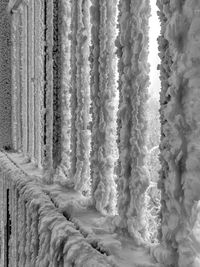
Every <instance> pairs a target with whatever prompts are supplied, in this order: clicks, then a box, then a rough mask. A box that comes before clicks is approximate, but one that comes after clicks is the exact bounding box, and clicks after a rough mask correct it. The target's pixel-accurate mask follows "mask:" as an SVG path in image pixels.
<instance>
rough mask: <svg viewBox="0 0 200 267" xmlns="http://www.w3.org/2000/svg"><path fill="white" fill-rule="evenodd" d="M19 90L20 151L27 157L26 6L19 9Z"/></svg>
mask: <svg viewBox="0 0 200 267" xmlns="http://www.w3.org/2000/svg"><path fill="white" fill-rule="evenodd" d="M19 12H20V55H19V57H20V88H21V120H22V151H23V154H24V156H27V151H28V125H27V119H28V118H27V113H28V112H27V111H28V108H27V6H21V7H20V10H19Z"/></svg>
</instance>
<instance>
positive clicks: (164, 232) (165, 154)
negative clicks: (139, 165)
mask: <svg viewBox="0 0 200 267" xmlns="http://www.w3.org/2000/svg"><path fill="white" fill-rule="evenodd" d="M177 3H178V2H177ZM157 5H158V7H159V19H160V23H161V34H160V36H159V38H158V45H159V46H158V48H159V56H160V59H161V64H160V65H159V70H160V80H161V92H160V121H161V143H160V163H161V166H162V168H161V171H160V180H159V182H158V187H159V188H160V189H161V192H162V194H161V197H162V199H161V205H162V206H161V219H162V229H161V237H160V239H161V240H162V241H161V242H162V244H163V245H164V246H165V248H166V250H165V252H167V253H165V252H164V251H163V249H160V250H157V251H156V258H157V260H158V261H162V262H163V263H164V264H166V265H170V264H171V263H173V264H175V263H174V262H175V258H174V257H173V254H174V252H175V250H174V249H173V247H176V246H177V244H176V241H175V235H174V233H173V232H171V233H170V230H169V228H168V222H169V216H170V213H171V210H173V216H174V215H175V214H176V215H177V208H178V210H180V205H179V204H178V202H177V201H173V200H172V199H171V196H172V195H171V192H170V191H169V189H168V188H170V187H171V185H170V186H169V182H168V176H169V172H171V171H169V163H168V160H167V158H169V156H171V152H170V150H171V148H170V144H169V140H170V138H171V137H172V135H171V133H170V132H171V130H170V128H171V126H170V124H169V121H168V120H167V119H166V115H165V112H166V108H167V106H168V105H169V103H170V99H171V97H170V96H169V94H168V88H169V82H168V79H169V77H170V76H171V75H172V68H171V66H172V54H171V51H170V48H169V41H168V40H167V39H166V36H165V31H166V26H167V24H168V19H167V18H169V19H170V18H171V11H170V9H169V8H168V7H169V1H166V2H165V3H164V1H162V0H160V1H157ZM172 139H173V137H172ZM176 174H177V173H176V172H174V177H175V176H176ZM173 180H174V179H172V180H171V181H170V183H171V184H172V183H173ZM165 184H166V186H167V187H166V189H167V190H166V189H165ZM173 198H174V196H173ZM176 215H175V216H176ZM172 240H173V241H172ZM172 243H173V247H172V246H171V245H172ZM171 252H172V253H171Z"/></svg>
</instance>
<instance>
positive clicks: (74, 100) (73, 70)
mask: <svg viewBox="0 0 200 267" xmlns="http://www.w3.org/2000/svg"><path fill="white" fill-rule="evenodd" d="M76 34H77V1H72V2H71V49H70V54H71V57H70V66H71V99H70V107H71V144H70V146H71V160H70V161H71V174H72V175H74V174H75V173H76V142H77V137H76V107H77V96H76V72H77V66H76V46H77V39H76Z"/></svg>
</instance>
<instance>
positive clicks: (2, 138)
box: [0, 0, 12, 147]
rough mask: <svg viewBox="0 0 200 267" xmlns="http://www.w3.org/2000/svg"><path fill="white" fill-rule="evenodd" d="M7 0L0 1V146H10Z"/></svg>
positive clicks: (9, 31) (9, 66)
mask: <svg viewBox="0 0 200 267" xmlns="http://www.w3.org/2000/svg"><path fill="white" fill-rule="evenodd" d="M7 4H8V1H5V0H4V1H3V0H2V1H0V10H1V16H0V39H1V40H2V41H1V43H0V55H1V56H0V86H1V94H0V114H1V116H0V125H1V130H0V147H3V146H11V139H12V138H11V35H10V33H11V25H10V19H9V15H8V13H7V10H6V9H7Z"/></svg>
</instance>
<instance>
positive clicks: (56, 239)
mask: <svg viewBox="0 0 200 267" xmlns="http://www.w3.org/2000/svg"><path fill="white" fill-rule="evenodd" d="M23 159H24V158H23V155H20V154H18V153H4V152H3V153H2V152H1V153H0V162H1V165H0V177H1V182H2V184H3V186H2V187H1V190H2V191H1V192H2V194H1V197H2V199H1V201H3V203H4V209H3V225H1V229H2V236H3V247H2V255H1V259H2V261H3V263H4V264H5V266H7V265H6V264H7V263H8V264H9V266H12V267H17V266H41V267H43V266H52V267H57V266H60V265H59V264H63V265H61V266H75V267H90V266H91V267H92V266H95V267H130V266H135V267H160V265H159V264H157V263H156V262H155V261H154V260H153V258H151V257H150V253H149V249H148V248H139V247H137V246H135V245H134V243H133V242H132V240H131V239H130V238H128V237H125V236H124V237H123V236H120V235H118V234H117V233H115V232H113V229H112V219H111V218H109V217H106V216H103V215H101V214H100V213H99V212H98V211H97V210H96V209H95V207H93V206H92V205H91V204H90V201H89V200H88V199H87V198H86V197H84V196H83V195H82V194H80V193H78V192H76V191H74V190H71V189H69V188H67V187H66V186H65V187H64V186H60V185H59V184H54V185H44V184H43V183H42V182H41V181H42V179H41V176H42V173H41V172H40V173H39V172H38V169H37V168H36V167H35V166H34V165H33V164H32V163H31V162H30V163H24V161H23ZM3 252H4V254H3ZM49 264H50V265H49Z"/></svg>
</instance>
